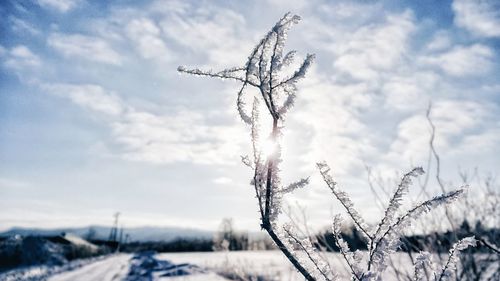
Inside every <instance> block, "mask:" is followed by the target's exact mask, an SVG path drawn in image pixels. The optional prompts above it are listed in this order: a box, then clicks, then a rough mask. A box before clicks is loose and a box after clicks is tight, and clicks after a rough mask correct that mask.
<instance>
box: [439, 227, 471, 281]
mask: <svg viewBox="0 0 500 281" xmlns="http://www.w3.org/2000/svg"><path fill="white" fill-rule="evenodd" d="M476 243H477V240H476V238H474V236H470V237H466V238H463V239H462V240H460V241H458V242H457V243H455V244H453V247H451V249H450V251H449V253H448V260H447V261H446V263H445V264H444V266H443V268H442V269H441V273H440V274H439V278H438V279H437V280H438V281H447V280H452V278H453V276H454V273H455V268H456V267H457V263H458V254H459V252H460V251H463V250H465V249H467V248H468V247H471V246H472V247H475V246H476Z"/></svg>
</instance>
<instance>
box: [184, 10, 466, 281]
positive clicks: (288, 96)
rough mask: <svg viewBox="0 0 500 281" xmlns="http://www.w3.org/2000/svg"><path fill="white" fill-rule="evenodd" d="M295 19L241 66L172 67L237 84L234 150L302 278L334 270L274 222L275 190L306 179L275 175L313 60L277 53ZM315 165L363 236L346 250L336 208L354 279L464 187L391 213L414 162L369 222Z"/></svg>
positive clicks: (366, 275) (266, 224) (378, 270)
mask: <svg viewBox="0 0 500 281" xmlns="http://www.w3.org/2000/svg"><path fill="white" fill-rule="evenodd" d="M299 20H300V17H299V16H297V15H291V14H290V13H287V14H286V15H285V16H284V17H283V18H281V19H280V20H279V21H278V22H277V23H276V25H275V26H274V27H273V28H272V29H271V31H269V32H268V33H267V34H266V35H265V36H264V38H263V39H262V40H260V42H259V43H258V44H257V45H256V46H255V47H254V49H253V50H252V51H251V53H250V56H249V57H248V60H247V62H246V63H245V64H244V65H243V66H240V67H234V68H229V69H224V70H222V71H203V70H200V69H187V68H186V67H182V66H180V67H179V68H178V71H179V72H183V73H187V74H192V75H199V76H207V77H212V78H221V79H227V80H233V81H237V82H239V83H241V87H240V89H239V90H238V93H237V109H238V112H239V114H240V117H241V119H242V120H243V121H244V122H245V123H246V124H248V125H249V129H250V135H251V142H252V149H253V153H252V155H250V156H242V161H243V163H244V164H245V165H246V166H248V167H249V168H251V169H252V186H253V187H254V189H255V193H256V198H257V201H258V207H259V213H260V219H261V228H262V229H263V230H265V231H266V232H267V233H268V235H269V237H271V239H272V240H273V241H274V243H275V244H276V246H277V247H278V248H279V249H280V250H281V251H282V252H283V254H284V255H285V256H286V258H287V259H288V260H289V261H290V262H291V263H292V265H293V266H294V267H295V268H296V269H297V270H298V271H299V272H300V273H301V274H302V275H303V276H304V278H305V279H306V280H337V279H338V276H337V272H336V270H335V269H334V268H331V267H330V265H329V263H328V261H327V260H326V259H325V258H324V256H323V255H320V254H318V249H317V248H315V247H314V246H313V243H314V241H312V240H311V237H308V236H307V235H304V234H303V233H300V231H297V229H296V227H295V226H294V225H293V224H286V225H282V226H280V225H279V223H278V220H277V218H278V216H279V214H280V213H281V212H282V204H281V200H282V197H283V196H284V195H286V194H288V193H290V192H293V191H294V190H296V189H299V188H304V187H305V186H306V185H307V184H308V183H309V178H303V179H299V180H297V181H296V182H293V183H291V184H288V185H285V184H283V183H282V182H281V179H280V168H279V165H280V162H281V147H280V142H281V136H282V134H283V128H284V122H285V116H286V114H287V112H288V111H289V109H290V108H291V107H292V106H293V104H294V102H295V99H296V94H297V86H296V84H297V82H298V81H299V80H300V79H302V78H304V77H305V74H306V72H307V70H308V69H309V67H310V66H311V64H312V63H313V60H314V55H312V54H309V55H307V56H306V57H305V59H304V60H303V61H302V62H301V63H299V66H298V68H297V69H296V70H289V69H287V68H289V66H290V65H291V64H292V62H293V60H294V57H295V54H296V52H295V51H291V52H288V53H286V54H284V53H283V51H284V45H285V41H286V38H287V34H288V31H289V29H290V28H291V26H292V25H294V24H296V23H298V22H299ZM248 88H253V89H255V90H256V92H257V95H256V96H254V97H253V100H251V103H252V106H251V107H250V108H248V107H247V106H246V103H247V102H248V100H247V99H246V96H248V94H249V93H248V90H249V89H248ZM261 102H263V103H264V106H263V108H264V110H265V111H266V112H267V113H268V114H267V115H265V116H261V115H260V111H261V105H260V103H261ZM261 119H266V121H267V122H269V125H270V134H269V136H268V137H265V138H264V139H262V136H261V135H262V133H263V132H264V131H263V128H262V127H261ZM317 167H318V170H319V172H320V174H321V175H322V177H323V179H324V181H325V183H326V185H327V186H328V188H329V189H330V190H331V192H332V193H333V195H334V197H335V198H336V199H337V200H338V201H339V202H340V203H341V205H342V206H343V207H344V209H345V211H346V212H347V214H348V216H349V218H350V219H351V220H352V221H353V223H354V225H355V227H356V228H357V230H358V231H359V233H360V234H361V235H362V236H363V239H364V241H365V244H366V246H367V249H368V251H367V252H366V253H362V252H360V251H356V252H352V251H351V250H350V249H349V246H348V244H347V243H346V242H345V241H344V239H343V238H342V236H341V233H340V230H341V221H342V219H341V216H340V215H337V216H336V217H335V219H334V223H333V236H334V239H335V242H336V244H337V246H338V247H339V249H340V252H341V254H342V255H343V257H344V260H345V262H346V263H347V265H348V267H349V268H350V270H351V274H352V277H351V278H352V279H354V280H381V278H382V273H383V272H384V271H385V270H386V268H387V262H388V258H389V256H390V255H391V254H392V253H394V252H395V251H396V249H397V248H398V247H399V245H400V239H399V238H400V235H401V232H402V231H403V230H404V229H406V228H408V227H410V226H411V223H412V222H413V221H414V220H416V219H417V218H419V217H420V216H421V215H422V214H424V213H427V212H428V211H430V210H433V209H435V208H436V207H438V206H441V205H446V204H449V203H451V202H453V201H455V200H456V199H457V198H459V197H460V196H461V195H462V194H463V192H464V190H463V189H458V190H454V191H451V192H447V193H444V194H442V195H440V196H436V197H434V198H432V199H429V200H425V201H423V202H420V203H418V204H416V205H415V206H414V207H412V208H411V209H410V210H408V211H406V212H403V214H402V215H398V212H399V211H400V207H401V200H402V198H403V196H404V195H405V194H406V193H407V192H408V188H409V186H410V184H411V182H412V178H414V177H417V176H419V175H421V174H423V172H424V171H423V169H422V168H415V169H413V170H411V171H410V172H408V173H407V174H405V175H404V176H403V177H402V179H401V181H400V183H399V185H398V186H397V188H396V191H395V192H394V194H393V195H392V197H391V199H390V201H389V203H388V207H387V208H386V209H385V212H384V216H383V218H382V219H381V220H380V222H379V223H378V224H377V225H375V226H374V227H372V226H369V225H368V224H367V223H365V222H364V220H363V218H362V217H361V215H360V214H359V213H358V211H357V210H356V209H355V208H354V204H353V203H352V201H351V199H350V197H349V196H348V194H347V193H346V192H344V191H342V190H341V189H340V188H339V187H338V186H337V183H336V182H335V181H334V180H333V177H332V176H331V169H330V167H329V166H328V165H327V164H326V163H325V162H321V163H318V164H317ZM471 245H475V240H474V238H473V237H468V238H465V239H462V240H460V241H459V242H457V243H456V244H455V245H454V246H453V247H452V249H451V250H450V252H449V258H448V260H447V262H446V264H445V265H444V266H443V268H442V269H441V270H440V271H436V274H435V275H431V276H436V278H434V279H433V280H439V281H441V280H451V277H452V275H453V273H454V271H453V269H454V267H455V265H456V262H457V255H458V252H459V251H461V250H464V249H465V248H467V247H468V246H471ZM430 257H431V256H430V254H428V253H422V254H421V255H419V256H418V258H417V260H416V261H417V262H416V263H415V280H423V278H425V276H427V275H424V274H423V272H424V271H425V270H427V271H429V270H431V269H430V268H431V267H430V265H431V264H432V261H431V260H430Z"/></svg>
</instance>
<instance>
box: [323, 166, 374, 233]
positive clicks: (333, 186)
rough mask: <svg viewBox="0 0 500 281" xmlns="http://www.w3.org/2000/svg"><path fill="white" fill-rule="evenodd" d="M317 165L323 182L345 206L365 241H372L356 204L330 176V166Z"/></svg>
mask: <svg viewBox="0 0 500 281" xmlns="http://www.w3.org/2000/svg"><path fill="white" fill-rule="evenodd" d="M316 165H317V166H318V169H319V172H320V173H321V176H323V180H324V181H325V183H326V184H327V185H328V187H329V188H330V190H331V191H332V193H333V195H334V196H335V198H337V200H339V201H340V203H341V204H342V206H344V208H345V209H346V211H347V213H348V214H349V216H350V217H351V219H352V220H353V221H354V225H355V226H356V228H357V229H358V230H359V231H360V232H361V233H362V234H363V235H364V237H365V239H366V240H368V241H369V240H370V239H371V235H370V234H369V232H368V225H367V224H366V223H365V221H364V219H363V218H362V217H361V215H360V214H359V213H358V211H357V210H356V209H355V208H354V203H353V202H352V201H351V198H350V197H349V195H348V194H347V193H346V192H344V191H342V190H340V188H338V187H337V183H336V182H335V181H334V180H333V177H332V176H331V174H330V170H331V169H330V167H329V166H328V164H326V162H321V163H317V164H316Z"/></svg>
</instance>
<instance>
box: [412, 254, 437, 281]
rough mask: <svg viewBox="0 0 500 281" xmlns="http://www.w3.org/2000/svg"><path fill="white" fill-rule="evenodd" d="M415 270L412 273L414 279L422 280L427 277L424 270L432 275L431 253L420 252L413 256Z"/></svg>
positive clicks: (415, 280) (416, 280)
mask: <svg viewBox="0 0 500 281" xmlns="http://www.w3.org/2000/svg"><path fill="white" fill-rule="evenodd" d="M414 267H415V272H414V274H413V280H414V281H424V280H425V278H426V277H427V274H425V271H426V270H428V271H429V273H430V274H429V275H432V274H433V272H434V269H433V262H432V255H431V253H429V252H420V254H418V256H417V257H416V258H415V265H414Z"/></svg>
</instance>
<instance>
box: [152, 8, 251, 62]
mask: <svg viewBox="0 0 500 281" xmlns="http://www.w3.org/2000/svg"><path fill="white" fill-rule="evenodd" d="M160 26H161V28H162V30H163V31H164V32H165V34H166V35H167V36H168V37H169V38H171V39H173V40H175V41H176V42H177V43H178V44H180V45H182V46H184V47H187V48H189V49H190V50H191V51H194V52H195V53H198V54H204V55H203V56H204V57H207V60H208V61H207V64H210V66H211V67H222V66H228V65H231V66H232V65H233V64H235V63H237V64H241V63H243V60H244V59H246V57H247V56H248V53H249V52H250V51H251V48H252V46H253V41H251V40H250V39H251V38H252V37H253V34H250V33H249V30H248V29H247V28H245V27H246V24H245V19H244V17H243V16H242V15H240V14H238V13H236V12H235V11H232V10H228V9H223V8H221V9H210V10H207V9H205V8H202V7H200V8H197V9H196V10H195V11H190V14H189V15H184V14H176V13H172V14H169V15H168V16H165V17H164V19H163V20H162V21H161V22H160Z"/></svg>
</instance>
